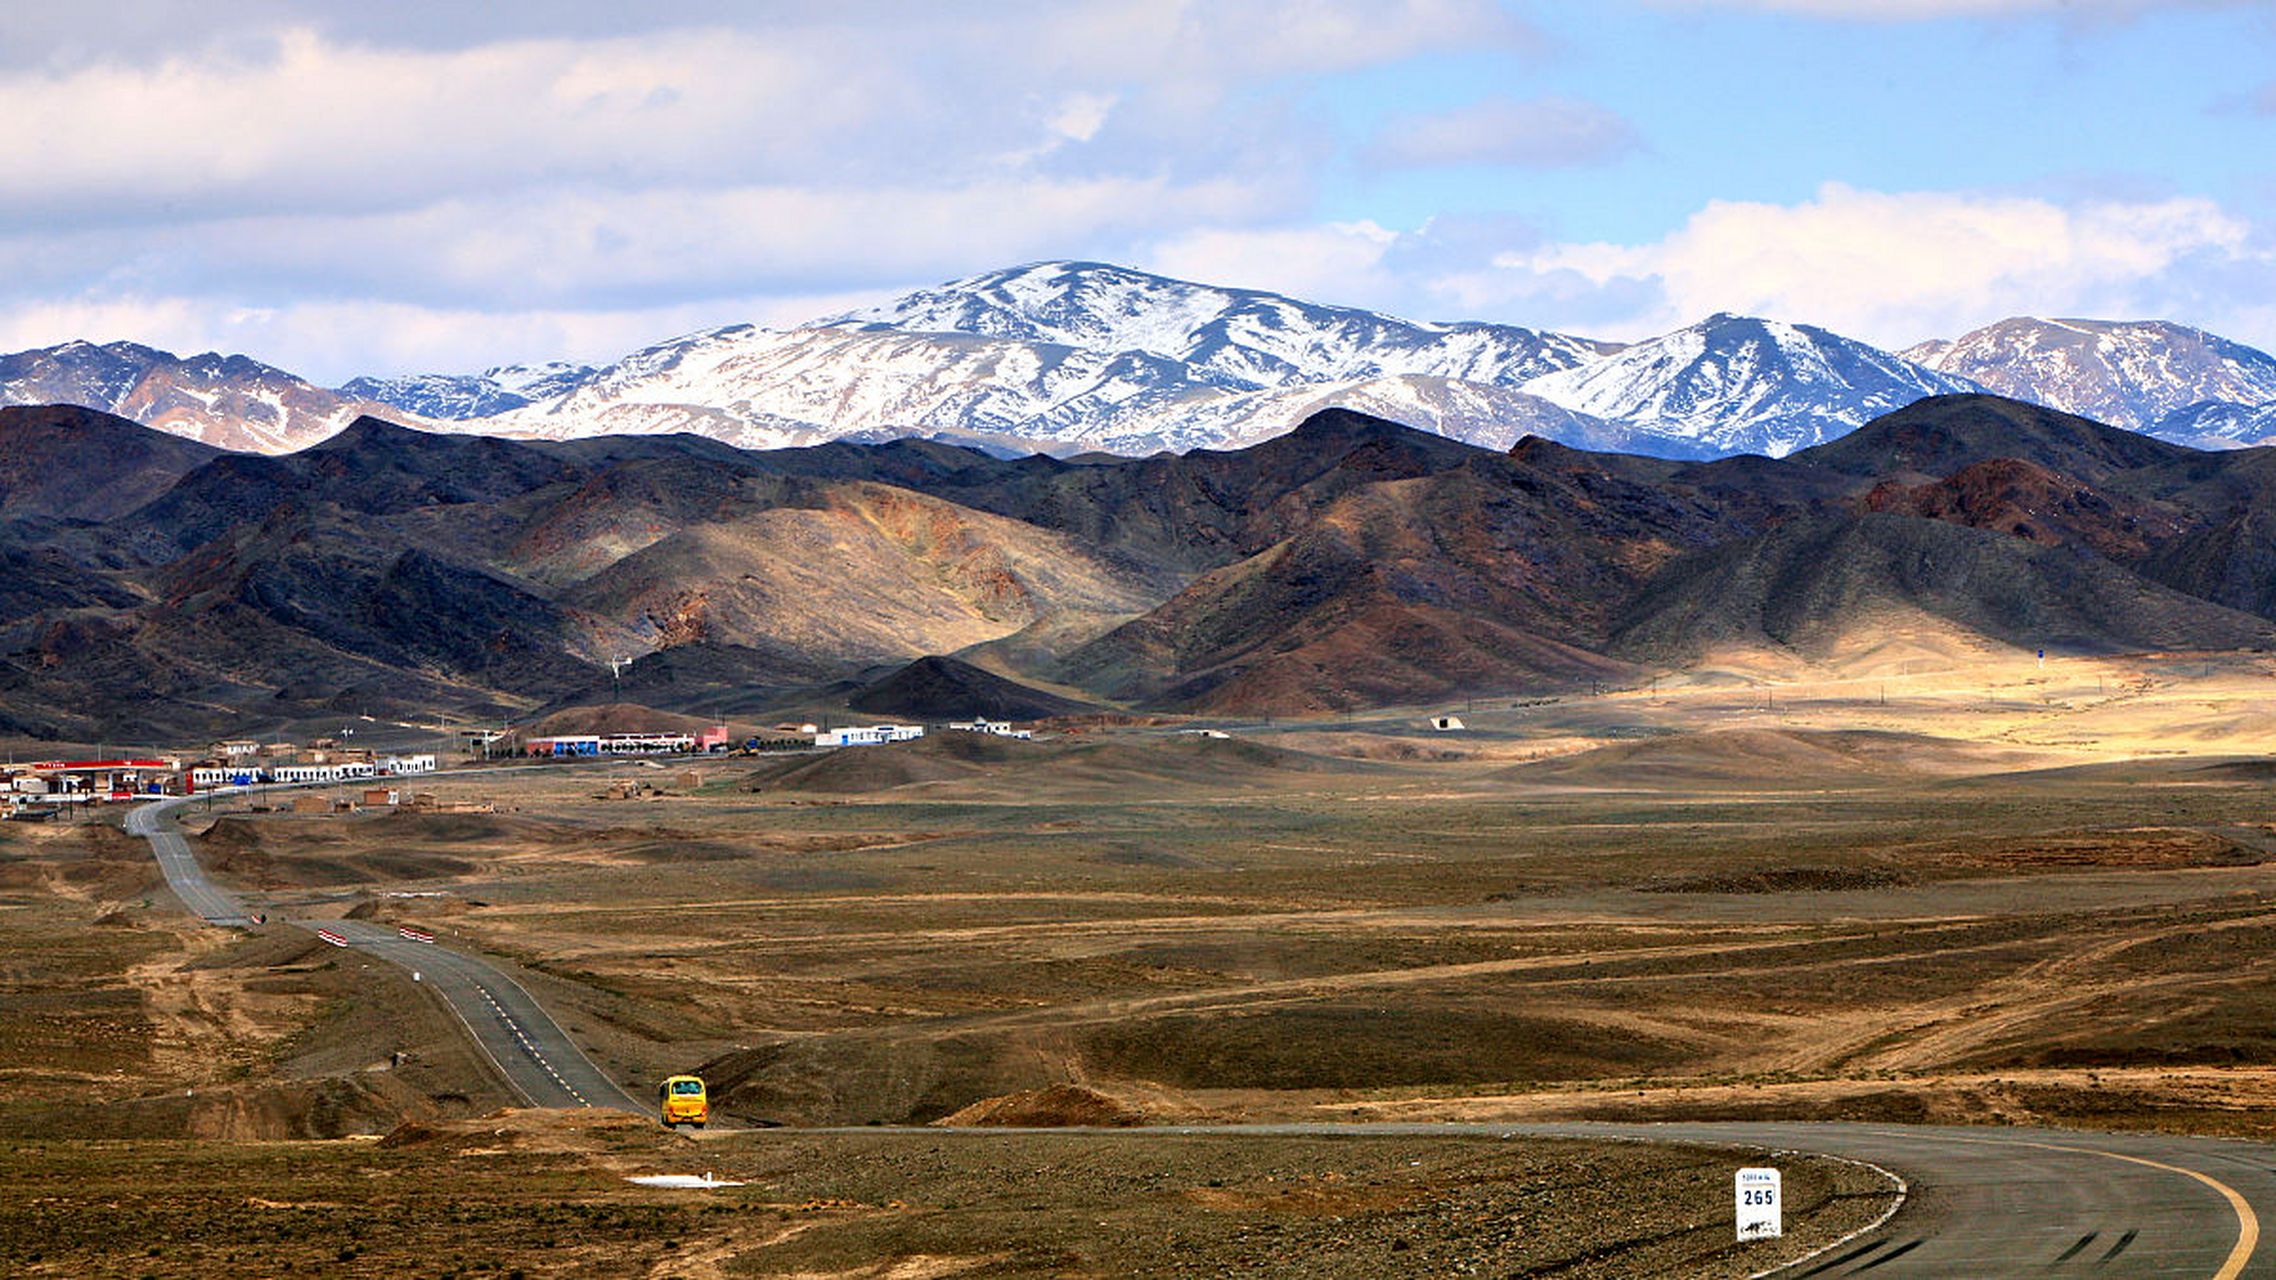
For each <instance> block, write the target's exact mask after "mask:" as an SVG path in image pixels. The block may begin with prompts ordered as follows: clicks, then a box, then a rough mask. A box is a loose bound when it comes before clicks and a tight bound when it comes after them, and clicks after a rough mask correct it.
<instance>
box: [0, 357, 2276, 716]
mask: <svg viewBox="0 0 2276 1280" xmlns="http://www.w3.org/2000/svg"><path fill="white" fill-rule="evenodd" d="M2272 565H2276V450H2271V449H2262V448H2248V449H2229V450H2220V451H2206V450H2199V449H2194V448H2190V447H2187V446H2183V445H2178V444H2173V443H2169V442H2166V441H2161V440H2158V439H2155V438H2153V437H2151V436H2147V435H2144V434H2141V433H2138V432H2134V431H2130V430H2126V429H2123V428H2118V427H2112V426H2108V425H2105V424H2101V423H2097V422H2094V421H2091V420H2088V419H2085V418H2081V417H2077V416H2074V415H2069V414H2064V413H2060V412H2057V411H2054V410H2051V409H2047V408H2045V407H2043V406H2038V405H2033V404H2029V403H2026V402H2022V401H2017V400H2013V399H2008V398H2003V397H1998V396H1992V395H1989V394H1984V393H1964V394H1953V395H1940V396H1933V397H1929V398H1927V399H1922V400H1918V401H1915V402H1913V403H1911V404H1909V405H1906V406H1905V407H1903V408H1901V409H1897V410H1894V411H1892V412H1889V413H1886V414H1883V415H1881V416H1880V417H1878V418H1876V419H1874V420H1873V421H1872V422H1870V423H1869V424H1867V425H1866V426H1864V427H1863V428H1861V429H1859V430H1856V431H1854V432H1850V433H1847V434H1845V435H1843V436H1841V437H1840V438H1838V439H1835V440H1832V441H1828V442H1826V443H1822V444H1817V445H1813V446H1810V447H1807V448H1803V449H1798V450H1796V451H1795V452H1794V453H1792V454H1791V455H1790V456H1788V457H1786V458H1783V459H1773V458H1767V457H1762V456H1759V455H1746V456H1738V457H1732V458H1725V459H1718V460H1709V461H1696V460H1681V459H1666V458H1657V457H1649V456H1644V455H1638V454H1623V453H1611V452H1595V451H1588V450H1582V449H1576V448H1573V447H1570V446H1567V445H1564V444H1560V443H1558V442H1556V441H1554V440H1550V439H1548V438H1545V437H1541V436H1529V437H1526V438H1524V439H1521V440H1519V441H1517V442H1516V443H1515V444H1514V445H1512V446H1511V447H1509V448H1507V449H1488V448H1480V447H1477V446H1474V445H1470V444H1466V443H1462V442H1460V441H1455V440H1451V439H1448V438H1446V437H1444V436H1441V435H1438V434H1435V433H1431V432H1426V431H1418V430H1414V429H1411V428H1409V427H1405V426H1401V425H1399V424H1397V423H1394V422H1390V421H1387V420H1384V419H1380V418H1376V417H1372V416H1369V415H1365V414H1360V413H1355V412H1351V411H1349V410H1342V409H1329V410H1325V411H1322V412H1320V413H1317V414H1314V415H1313V416H1311V417H1309V418H1307V419H1306V420H1305V421H1303V422H1302V423H1300V424H1298V425H1297V427H1296V428H1295V429H1294V430H1292V431H1290V432H1288V433H1286V434H1284V435H1280V436H1276V437H1273V438H1271V439H1267V440H1264V441H1262V442H1260V443H1257V444H1253V445H1250V446H1247V447H1245V448H1241V449H1236V450H1209V449H1196V450H1192V451H1189V452H1187V453H1184V454H1176V453H1160V454H1155V455H1151V456H1147V457H1137V458H1131V457H1120V456H1115V455H1108V454H1098V453H1094V454H1086V455H1083V456H1080V457H1074V458H1067V459H1058V458H1052V457H1049V456H1045V455H1040V454H1034V455H1026V456H1022V457H1018V458H1005V457H1000V456H997V455H995V454H993V453H990V452H988V451H985V450H980V449H973V448H967V447H962V446H958V445H952V444H948V443H944V442H940V441H928V440H914V439H898V440H890V441H885V442H880V443H855V442H849V441H834V442H829V443H824V444H819V445H810V446H802V447H795V448H786V449H775V450H766V451H753V450H744V449H738V448H735V447H733V446H730V445H726V444H723V443H721V442H719V441H716V440H713V439H710V438H708V437H704V436H698V435H690V434H673V435H638V436H603V437H596V438H587V439H574V440H567V441H520V440H508V439H500V438H494V437H489V436H480V435H466V434H459V433H449V432H433V431H422V430H415V429H411V428H408V427H405V426H402V425H399V424H392V423H388V422H385V421H382V420H380V419H377V418H373V417H365V418H360V419H358V420H357V421H355V422H354V423H352V424H351V425H350V426H349V427H348V428H347V429H345V430H343V431H341V432H339V433H337V434H336V435H333V436H331V437H329V438H328V439H326V440H324V441H323V442H321V443H319V444H317V445H314V446H311V447H309V448H306V449H303V450H300V451H298V452H295V453H291V454H286V455H281V456H268V455H263V454H256V453H249V452H233V451H224V450H217V449H214V448H211V447H209V446H206V445H202V444H197V443H194V442H190V441H185V440H182V439H179V438H177V437H174V436H172V435H169V434H166V433H163V432H159V431H155V430H152V429H149V428H145V427H142V426H140V425H137V424H135V423H133V422H130V421H127V420H125V419H123V418H119V417H115V416H112V415H109V414H104V413H99V412H95V411H91V410H87V409H83V408H76V407H70V406H47V407H15V408H7V409H0V734H4V735H7V736H17V737H38V738H65V739H80V740H92V739H97V738H104V739H108V740H111V741H118V740H121V739H122V738H124V739H128V740H131V739H132V738H133V737H135V736H143V737H149V736H158V737H166V736H181V735H192V734H199V733H205V732H210V731H216V730H220V729H224V728H233V729H239V730H242V729H245V728H247V727H249V726H257V725H260V724H264V723H273V724H285V723H307V722H309V721H311V720H322V719H325V718H329V717H344V716H350V715H357V714H371V715H375V716H382V717H398V718H402V717H412V716H417V717H422V718H424V717H427V716H432V715H436V714H448V715H456V716H470V717H475V718H480V719H485V720H492V721H495V720H499V719H513V720H526V719H529V718H534V717H537V716H540V715H544V714H548V713H550V712H553V711H557V710H560V709H563V708H567V707H574V706H586V705H596V704H615V703H639V704H644V705H648V706H652V707H658V708H662V709H666V710H671V711H678V712H686V713H689V714H700V715H706V716H713V715H738V716H740V715H761V714H771V713H774V712H778V711H789V710H806V711H812V710H817V709H824V708H827V707H830V706H839V707H843V706H845V705H846V704H847V703H848V702H849V701H858V703H859V705H862V706H867V707H877V706H885V705H889V704H896V700H906V699H912V698H920V697H922V698H929V699H933V700H935V701H938V700H940V699H942V698H946V699H948V700H951V701H953V700H955V699H957V698H974V699H978V698H982V697H983V695H984V697H985V699H986V700H987V701H988V702H989V705H990V706H998V707H1008V706H1015V705H1016V706H1022V707H1084V706H1108V707H1121V708H1129V709H1134V710H1151V711H1170V712H1201V713H1218V714H1273V715H1279V714H1317V713H1323V712H1331V711H1336V710H1342V709H1350V708H1359V707H1370V706H1384V705H1415V704H1430V703H1442V702H1443V701H1445V700H1447V699H1451V698H1457V697H1462V696H1468V695H1474V694H1521V693H1534V692H1543V691H1549V692H1554V691H1558V690H1567V689H1573V688H1580V687H1585V686H1586V685H1587V684H1589V683H1590V682H1593V681H1605V680H1611V681H1623V680H1640V679H1643V678H1645V677H1646V676H1647V675H1649V674H1651V673H1654V672H1660V671H1667V670H1673V669H1692V670H1699V669H1722V668H1729V669H1734V670H1749V669H1765V668H1766V667H1776V666H1781V665H1783V666H1787V667H1793V666H1797V665H1808V666H1815V667H1818V668H1820V669H1831V668H1838V669H1842V670H1849V671H1872V670H1888V669H1897V668H1898V667H1899V664H1903V663H1909V662H1914V661H1917V660H1918V659H1920V658H1921V657H1923V656H1927V657H1930V658H1934V657H1936V656H1937V655H1939V654H1941V655H1944V656H1947V657H1949V656H1950V655H1951V654H1953V653H1955V652H1959V651H1966V652H1981V651H1984V650H1987V649H1995V650H1996V649H2000V648H2006V649H2008V650H2012V651H2029V650H2031V649H2033V648H2045V649H2047V650H2049V651H2050V652H2054V653H2109V652H2121V651H2138V650H2171V649H2221V650H2237V649H2263V648H2266V647H2267V646H2269V645H2270V644H2272V643H2276V588H2272V587H2271V585H2270V584H2271V583H2272V582H2276V573H2272V572H2271V571H2270V570H2271V566H2272ZM949 657H953V658H954V659H955V660H956V661H955V662H954V663H953V664H947V663H943V662H940V661H937V659H941V658H949ZM624 659H631V661H629V662H624V661H622V660H624ZM928 659H935V661H930V662H927V661H926V660H928ZM612 660H615V661H614V662H613V663H612ZM912 664H914V665H912ZM903 668H906V670H905V671H904V670H902V669H903ZM897 672H898V673H899V674H896V673H897ZM975 709H976V710H977V709H980V708H977V707H976V708H975Z"/></svg>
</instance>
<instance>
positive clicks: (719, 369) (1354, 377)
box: [0, 262, 2276, 458]
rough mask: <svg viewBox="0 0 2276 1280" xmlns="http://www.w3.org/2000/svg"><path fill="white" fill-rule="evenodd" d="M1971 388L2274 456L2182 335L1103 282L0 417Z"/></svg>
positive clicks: (2260, 430)
mask: <svg viewBox="0 0 2276 1280" xmlns="http://www.w3.org/2000/svg"><path fill="white" fill-rule="evenodd" d="M1908 356H1909V357H1910V358H1908ZM1982 389H1989V390H1993V391H1998V392H2001V393H2003V394H2007V395H2012V396H2016V397H2019V398H2022V399H2034V400H2039V401H2041V402H2042V403H2046V404H2050V405H2053V406H2055V407H2058V408H2063V409H2068V410H2071V411H2073V412H2079V413H2084V414H2086V415H2087V416H2089V417H2098V418H2101V419H2104V420H2106V421H2113V422H2117V423H2119V424H2121V425H2127V426H2133V427H2136V428H2137V429H2147V430H2151V431H2153V432H2155V433H2157V434H2161V435H2167V436H2168V437H2169V438H2172V439H2176V440H2182V441H2184V442H2187V443H2212V442H2218V443H2224V444H2246V443H2258V442H2260V441H2262V440H2264V439H2268V438H2271V437H2272V436H2276V425H2271V424H2270V423H2269V421H2268V415H2267V414H2266V413H2265V412H2263V411H2262V408H2261V407H2262V406H2265V405H2268V404H2271V403H2276V357H2271V356H2268V355H2266V354H2265V353H2262V352H2259V351H2256V350H2254V349H2252V348H2250V347H2245V346H2242V345H2240V344H2237V343H2233V342H2228V341H2226V340H2224V339H2221V338H2217V337H2215V336H2213V335H2211V334H2207V333H2204V332H2202V331H2200V330H2195V329H2189V328H2186V327H2184V326H2181V325H2174V324H2163V323H2151V322H2141V323H2117V322H2109V321H2086V320H2063V321H2050V320H2029V319H2018V320H2009V321H2003V322H2001V323H2000V324H1997V325H1993V326H1990V327H1989V328H1986V329H1981V330H1978V331H1976V332H1975V333H1971V334H1969V335H1967V336H1966V337H1963V338H1960V339H1957V340H1954V341H1949V342H1944V341H1939V342H1932V343H1924V344H1922V345H1921V346H1919V347H1915V348H1913V349H1912V350H1911V351H1910V352H1909V353H1907V355H1906V356H1900V355H1895V354H1891V353H1889V352H1887V351H1882V350H1879V349H1877V348H1874V347H1871V346H1868V345H1866V344H1864V343H1861V342H1856V341H1854V340H1851V339H1848V338H1844V337H1841V336H1839V335H1837V334H1833V333H1829V332H1827V331H1826V330H1823V329H1818V328H1814V327H1811V326H1809V325H1796V324H1787V323H1782V322H1779V321H1774V320H1765V319H1752V318H1747V317H1741V316H1733V315H1716V316H1712V317H1710V318H1708V319H1707V320H1704V321H1702V322H1700V323H1699V324H1696V325H1692V326H1691V327H1689V328H1686V329H1681V330H1678V331H1676V332H1674V333H1670V334H1667V335H1664V336H1662V337H1659V338H1655V339H1652V340H1650V341H1647V342H1642V343H1637V344H1635V345H1632V346H1619V345H1617V344H1612V343H1605V342H1597V341H1593V340H1590V339H1586V338H1578V337H1573V336H1571V335H1567V334H1559V333H1550V332H1542V331H1537V330H1533V329H1527V328H1522V327H1519V326H1515V325H1500V324H1487V323H1479V322H1465V323H1431V322H1417V321H1409V320H1403V319H1399V318H1397V317H1395V316H1389V315H1384V314H1382V313H1379V312H1374V311H1366V310H1360V309H1357V308H1350V307H1335V306H1323V305H1319V304H1315V303H1310V302H1304V301H1300V300H1298V299H1294V298H1288V297H1284V296H1281V295H1279V294H1273V293H1266V292H1263V291H1260V290H1254V289H1232V288H1219V287H1215V286H1211V285H1205V284H1196V283H1192V282H1189V281H1183V280H1174V279H1171V278H1168V277H1165V276H1158V275H1151V274H1148V273H1146V272H1142V271H1134V270H1131V269H1129V268H1125V267H1117V266H1110V265H1106V264H1102V263H1095V262H1044V263H1034V264H1030V265H1027V266H1023V267H1015V268H1011V269H1008V270H1003V271H994V272H989V273H986V274H983V275H977V276H973V277H970V278H968V279H964V280H958V281H953V282H950V283H948V284H944V285H940V286H937V287H934V288H929V289H921V290H918V291H916V292H914V293H910V294H907V295H905V296H903V297H901V298H899V299H896V300H895V301H893V302H890V303H886V304H884V305H881V306H877V307H872V308H868V309H865V310H861V311H856V312H851V313H848V314H845V315H840V316H835V317H831V318H828V319H824V320H818V321H815V322H813V323H810V324H806V325H801V326H798V327H795V328H789V329H762V328H758V327H755V326H752V325H731V326H727V327H725V328H720V329H713V330H708V331H705V332H702V333H696V334H690V335H687V336H685V337H680V338H674V339H672V340H670V341H667V342H662V343H658V344H656V345H654V346H651V347H647V348H644V349H642V350H640V351H636V352H633V353H632V354H630V355H628V356H625V357H624V358H623V359H621V360H618V361H616V362H615V363H613V364H609V365H606V366H602V367H599V368H595V367H591V366H586V365H575V364H550V365H515V366H504V367H499V368H493V369H489V370H487V371H485V372H483V373H480V374H432V375H419V376H412V377H402V378H359V379H356V380H354V381H352V382H350V383H348V384H347V385H346V386H344V387H342V388H340V389H339V390H338V391H326V390H323V389H321V388H317V387H314V386H312V385H310V384H309V383H307V382H306V381H304V380H302V379H299V378H295V377H293V376H292V375H290V374H287V373H284V372H282V371H281V370H277V369H274V368H271V367H269V366H267V365H263V364H260V363H258V362H256V361H253V360H249V359H247V358H245V357H243V356H229V357H223V356H218V355H208V356H197V357H192V358H189V359H186V360H185V359H178V358H176V357H174V356H171V355H169V354H167V353H165V352H162V351H156V350H153V349H151V348H148V347H139V346H135V345H134V344H131V343H112V344H109V345H107V346H95V345H92V344H89V343H84V342H79V343H67V344H64V345H63V346H60V347H52V348H46V349H43V350H40V351H29V352H22V353H18V354H17V355H14V356H0V403H27V402H63V403H73V404H83V405H88V406H91V407H94V408H98V409H104V410H107V411H111V412H115V413H120V414H123V415H126V416H130V417H134V418H137V419H139V420H141V421H143V422H145V423H148V424H150V425H153V426H158V427H162V428H164V429H166V430H170V431H174V432H176V433H177V434H181V435H186V436H192V437H194V438H197V439H201V440H205V441H207V442H209V443H214V444H220V445H223V446H225V447H230V448H239V449H252V450H257V451H261V452H271V453H273V452H284V451H288V450H291V449H295V448H299V447H302V446H305V445H306V444H309V443H312V442H314V441H315V440H318V439H321V438H323V437H324V436H326V435H329V434H330V433H331V432H332V431H334V430H337V429H338V428H339V427H340V426H342V425H345V424H346V423H347V422H348V421H350V420H352V419H353V418H354V417H355V416H356V414H358V413H361V412H378V413H380V414H382V415H383V416H387V417H392V418H394V419H397V420H399V421H404V422H407V423H413V424H421V423H424V424H428V425H443V426H447V427H449V428H450V429H454V430H459V431H466V432H474V433H480V434H494V435H506V436H517V437H526V438H537V439H565V438H571V437H578V436H592V435H609V434H637V433H656V432H673V431H690V432H696V433H700V434H703V435H707V436H711V437H714V438H716V439H719V440H722V441H725V442H727V443H729V444H734V445H739V446H743V447H746V448H778V447H782V446H789V445H806V444H816V443H820V442H823V441H828V440H836V439H857V440H879V439H890V438H893V437H895V436H905V435H906V436H925V437H934V438H940V439H947V440H954V441H958V442H963V443H972V444H977V445H980V446H982V447H987V448H991V449H995V450H998V451H1004V452H1025V451H1028V450H1034V449H1042V450H1046V451H1050V452H1057V453H1073V452H1080V451H1085V450H1106V451H1112V452H1116V453H1126V454H1145V453H1152V452H1156V451H1158V450H1163V449H1171V450H1180V451H1182V450H1187V449H1194V448H1238V447H1241V446H1244V445H1248V444H1253V443H1256V442H1257V441H1259V440H1262V439H1266V438H1269V437H1271V436H1274V435H1277V434H1280V433H1281V432H1283V431H1286V430H1288V429H1289V428H1291V427H1293V426H1294V425H1295V424H1296V423H1298V422H1300V421H1302V420H1303V419H1304V418H1305V417H1307V416H1309V415H1310V414H1311V413H1313V412H1316V411H1318V410H1320V409H1324V408H1331V407H1344V408H1352V409H1358V410H1362V411H1364V412H1368V413H1373V414H1378V415H1381V416H1384V417H1388V418H1392V419H1395V420H1398V421H1402V422H1407V423H1410V424H1412V425H1415V426H1418V427H1423V428H1425V429H1429V430H1434V431H1438V432H1440V433H1442V434H1444V435H1447V436H1450V437H1453V438H1456V439H1461V440H1467V441H1470V442H1472V443H1476V444H1480V445H1484V446H1487V447H1490V448H1504V447H1507V446H1508V445H1509V444H1511V443H1513V442H1514V441H1515V440H1516V439H1518V438H1519V437H1521V436H1523V435H1526V434H1537V435H1542V436H1545V437H1548V438H1551V439H1554V440H1558V441H1562V442H1565V443H1568V444H1573V445H1577V446H1581V447H1584V448H1594V449H1611V450H1621V451H1627V452H1636V453H1647V454H1657V455H1661V456H1665V457H1677V458H1693V457H1702V456H1716V455H1720V454H1726V453H1735V452H1761V453H1768V454H1771V455H1774V456H1783V455H1785V454H1787V453H1790V452H1792V451H1794V450H1796V449H1799V448H1804V447H1807V446H1809V445H1812V444H1816V443H1819V442H1821V441H1824V440H1828V439H1832V438H1834V437H1836V436H1840V435H1842V434H1845V433H1847V432H1848V431H1850V430H1851V429H1853V428H1855V427H1857V426H1859V425H1861V424H1863V423H1864V422H1866V421H1868V420H1870V419H1872V418H1874V417H1876V416H1878V415H1880V414H1883V413H1886V412H1889V411H1890V410H1893V409H1897V408H1900V407H1902V406H1904V405H1906V404H1909V403H1911V402H1912V401H1914V400H1917V399H1920V398H1922V397H1925V396H1932V395H1940V394H1946V393H1951V392H1962V391H1975V390H1982ZM2206 402H2213V404H2214V407H2205V406H2206ZM382 406H384V407H382Z"/></svg>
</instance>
